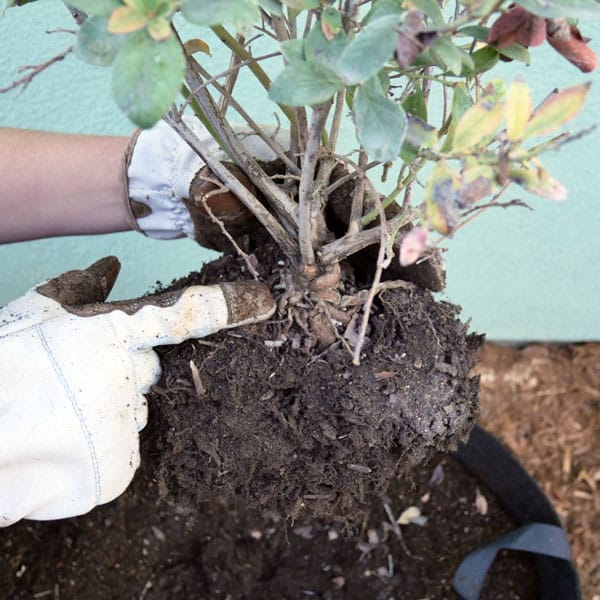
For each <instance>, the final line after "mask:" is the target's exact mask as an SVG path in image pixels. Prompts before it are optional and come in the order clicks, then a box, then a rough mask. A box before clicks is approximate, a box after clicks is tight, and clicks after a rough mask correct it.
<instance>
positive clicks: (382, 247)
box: [352, 202, 393, 366]
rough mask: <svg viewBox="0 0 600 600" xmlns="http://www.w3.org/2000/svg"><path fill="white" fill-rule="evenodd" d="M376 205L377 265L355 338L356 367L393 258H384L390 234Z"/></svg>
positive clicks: (379, 203)
mask: <svg viewBox="0 0 600 600" xmlns="http://www.w3.org/2000/svg"><path fill="white" fill-rule="evenodd" d="M377 204H378V205H377V208H378V209H379V218H380V219H381V226H380V227H379V236H380V239H379V252H378V254H377V265H376V268H375V275H374V276H373V283H372V284H371V288H370V289H369V295H368V296H367V300H366V302H365V303H364V306H363V315H362V319H361V323H360V329H359V331H358V336H357V338H356V345H355V346H354V353H353V354H352V364H353V365H356V366H358V365H360V353H361V352H362V348H363V346H364V343H365V338H366V336H367V327H368V326H369V318H370V316H371V307H372V306H373V300H375V295H376V294H377V288H378V287H379V283H380V282H381V274H382V273H383V270H384V269H386V268H387V267H389V265H390V261H391V257H392V256H393V253H390V256H388V257H386V254H387V249H388V238H389V235H390V234H389V230H388V225H387V221H386V218H385V209H384V208H383V206H382V204H381V202H378V203H377Z"/></svg>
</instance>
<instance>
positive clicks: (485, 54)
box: [461, 46, 500, 77]
mask: <svg viewBox="0 0 600 600" xmlns="http://www.w3.org/2000/svg"><path fill="white" fill-rule="evenodd" d="M471 60H472V61H473V71H472V72H466V71H463V73H461V74H462V75H463V77H470V76H473V75H479V74H480V73H485V72H486V71H489V70H490V69H492V68H493V67H495V66H496V64H497V63H498V60H500V59H499V56H498V51H497V50H496V49H495V48H492V46H485V47H483V48H480V49H479V50H476V51H475V52H473V54H471Z"/></svg>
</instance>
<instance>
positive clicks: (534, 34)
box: [488, 6, 546, 48]
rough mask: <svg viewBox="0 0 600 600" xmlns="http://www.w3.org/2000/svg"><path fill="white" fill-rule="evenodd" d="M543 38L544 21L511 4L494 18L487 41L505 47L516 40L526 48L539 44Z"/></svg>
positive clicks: (544, 32)
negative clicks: (505, 10) (509, 7)
mask: <svg viewBox="0 0 600 600" xmlns="http://www.w3.org/2000/svg"><path fill="white" fill-rule="evenodd" d="M545 39H546V21H545V20H544V19H543V18H542V17H539V16H536V15H534V14H531V13H530V12H529V11H527V10H525V9H524V8H522V7H521V6H513V7H512V8H511V9H510V10H508V11H507V12H505V13H503V14H502V15H500V17H499V18H498V19H496V21H495V22H494V24H493V25H492V27H491V29H490V33H489V36H488V43H490V44H493V45H494V46H497V47H498V48H506V47H508V46H512V45H513V44H515V43H516V42H518V43H519V44H521V45H523V46H525V47H527V48H528V47H529V46H539V45H540V44H542V43H543V42H544V40H545Z"/></svg>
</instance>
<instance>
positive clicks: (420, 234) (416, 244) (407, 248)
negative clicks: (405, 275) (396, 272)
mask: <svg viewBox="0 0 600 600" xmlns="http://www.w3.org/2000/svg"><path fill="white" fill-rule="evenodd" d="M426 247H427V231H425V229H423V228H422V227H415V228H414V229H411V230H410V231H409V232H408V233H407V234H406V235H405V236H404V237H403V238H402V242H401V243H400V264H401V265H402V266H403V267H408V266H409V265H412V264H414V263H415V262H417V260H418V259H419V257H420V256H421V254H423V251H424V250H425V248H426Z"/></svg>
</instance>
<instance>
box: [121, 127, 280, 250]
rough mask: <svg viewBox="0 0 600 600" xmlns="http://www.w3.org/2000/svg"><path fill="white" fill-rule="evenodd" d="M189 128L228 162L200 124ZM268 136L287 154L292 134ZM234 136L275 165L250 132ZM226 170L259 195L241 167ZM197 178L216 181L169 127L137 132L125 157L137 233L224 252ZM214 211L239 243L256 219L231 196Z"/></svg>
mask: <svg viewBox="0 0 600 600" xmlns="http://www.w3.org/2000/svg"><path fill="white" fill-rule="evenodd" d="M186 123H187V125H188V126H189V127H190V128H191V129H192V130H193V131H194V133H195V134H196V136H197V137H198V139H199V140H200V142H201V143H202V146H203V147H204V149H205V151H206V152H207V153H213V154H214V155H215V156H216V157H218V158H219V159H221V160H225V159H226V155H225V153H224V152H223V151H222V150H221V149H220V148H219V146H218V144H217V142H216V141H215V140H214V139H213V138H212V137H211V136H210V134H209V132H208V130H207V129H206V128H205V127H204V126H203V125H202V123H200V121H198V120H197V119H195V118H189V119H186ZM265 130H266V131H267V132H268V133H269V134H271V135H273V137H274V138H275V140H276V142H277V143H279V144H280V145H282V146H283V147H284V148H287V147H288V146H289V134H288V132H285V131H279V132H278V133H277V135H275V129H274V128H269V127H266V128H265ZM235 131H236V134H237V135H238V137H239V138H240V140H241V141H242V143H243V144H244V146H245V147H246V149H247V150H248V151H249V152H250V153H251V154H252V156H254V158H256V159H257V160H259V161H264V162H268V161H273V160H275V159H276V154H275V153H274V152H273V150H272V149H271V148H269V146H268V145H267V144H266V143H265V142H264V141H263V140H262V139H261V138H260V137H259V136H258V135H257V134H255V133H253V132H252V131H251V130H250V129H249V128H248V127H238V128H236V130H235ZM226 164H227V165H228V167H229V169H230V170H231V171H232V172H233V173H234V175H236V177H237V178H238V179H239V180H240V181H241V182H242V183H243V184H244V185H245V186H246V187H247V188H248V189H250V190H251V191H252V192H254V193H256V190H255V189H254V187H253V186H252V184H251V183H250V181H249V180H248V178H247V177H246V176H245V175H244V174H243V173H242V172H241V171H240V170H239V168H238V167H236V166H235V165H233V164H231V163H227V162H226ZM197 176H200V177H207V178H208V179H210V180H213V181H215V177H214V175H212V174H211V173H210V171H208V168H207V167H206V166H205V163H204V161H203V160H202V159H201V158H200V157H199V156H198V155H197V154H196V153H195V152H194V151H193V150H192V149H191V148H190V147H189V146H188V144H187V143H186V142H185V141H184V140H183V139H181V138H180V137H179V135H178V134H177V133H176V132H175V131H173V129H172V128H171V127H170V126H169V125H167V124H166V123H165V122H164V121H160V122H159V123H158V124H157V125H155V126H154V127H152V128H151V129H145V130H140V131H138V132H136V134H135V135H134V136H133V137H132V139H131V142H130V145H129V149H128V151H127V154H126V157H125V179H126V189H127V193H128V198H127V201H128V207H129V209H130V213H131V216H132V224H133V225H134V227H135V228H136V229H138V230H139V231H141V232H142V233H144V234H145V235H147V236H148V237H152V238H156V239H163V240H166V239H174V238H180V237H185V236H187V237H190V238H192V239H195V240H196V241H197V242H199V243H200V244H201V245H203V246H207V247H209V248H215V249H219V250H221V249H223V248H221V247H216V246H219V242H218V240H219V239H220V236H219V235H215V233H216V232H217V231H218V226H215V225H214V224H213V222H212V220H211V219H210V218H209V216H208V215H207V214H206V211H205V209H204V207H203V205H202V203H200V202H199V201H198V199H197V198H194V197H193V196H194V195H195V194H194V193H191V192H190V188H191V187H192V182H193V181H194V178H196V177H197ZM197 183H198V182H196V184H197ZM217 183H218V181H217ZM195 188H196V189H197V185H195ZM209 206H210V208H211V210H212V212H213V213H214V215H215V216H216V217H218V218H219V220H221V222H222V223H223V225H225V227H226V228H227V229H228V231H229V232H230V233H232V235H233V236H234V237H236V234H237V232H238V230H243V229H244V228H246V229H248V228H249V223H250V222H251V221H252V218H253V217H252V214H251V213H250V211H248V209H246V207H245V206H244V205H243V204H242V203H241V202H240V201H239V200H238V199H237V198H236V197H235V196H234V195H233V194H232V193H231V192H228V193H221V194H219V195H218V196H213V197H212V200H210V201H209ZM215 238H216V239H217V243H216V246H215ZM222 243H223V242H221V245H222Z"/></svg>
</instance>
